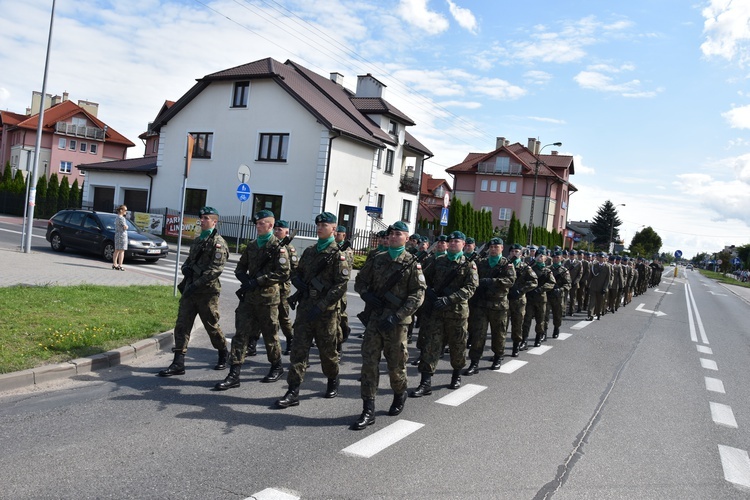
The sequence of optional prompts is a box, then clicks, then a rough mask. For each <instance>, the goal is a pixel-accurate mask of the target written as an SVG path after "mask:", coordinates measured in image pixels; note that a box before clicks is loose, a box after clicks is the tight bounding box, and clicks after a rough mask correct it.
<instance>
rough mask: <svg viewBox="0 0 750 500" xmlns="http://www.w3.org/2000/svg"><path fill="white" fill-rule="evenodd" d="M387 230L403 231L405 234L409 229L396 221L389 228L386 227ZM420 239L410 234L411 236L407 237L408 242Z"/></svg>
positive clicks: (416, 235)
mask: <svg viewBox="0 0 750 500" xmlns="http://www.w3.org/2000/svg"><path fill="white" fill-rule="evenodd" d="M388 230H393V231H405V232H407V233H408V232H409V228H408V227H407V225H406V224H404V223H403V222H402V221H400V220H398V221H396V222H394V223H393V224H391V225H390V226H388ZM421 238H422V237H421V236H419V235H418V234H412V235H411V236H409V239H410V240H417V241H419V240H420V239H421Z"/></svg>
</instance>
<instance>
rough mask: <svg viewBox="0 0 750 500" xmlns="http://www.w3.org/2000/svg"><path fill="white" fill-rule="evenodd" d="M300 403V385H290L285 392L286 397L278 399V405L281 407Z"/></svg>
mask: <svg viewBox="0 0 750 500" xmlns="http://www.w3.org/2000/svg"><path fill="white" fill-rule="evenodd" d="M298 405H299V386H298V385H294V386H292V385H290V386H289V389H288V390H287V391H286V394H284V397H283V398H281V399H278V400H276V406H277V407H279V408H289V407H290V406H298Z"/></svg>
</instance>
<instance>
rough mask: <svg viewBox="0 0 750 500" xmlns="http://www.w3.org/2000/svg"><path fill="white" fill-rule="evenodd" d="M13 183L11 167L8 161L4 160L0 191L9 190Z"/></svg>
mask: <svg viewBox="0 0 750 500" xmlns="http://www.w3.org/2000/svg"><path fill="white" fill-rule="evenodd" d="M12 183H13V169H12V168H11V166H10V162H9V161H8V162H5V169H4V170H3V177H2V179H0V191H10V190H11V185H12Z"/></svg>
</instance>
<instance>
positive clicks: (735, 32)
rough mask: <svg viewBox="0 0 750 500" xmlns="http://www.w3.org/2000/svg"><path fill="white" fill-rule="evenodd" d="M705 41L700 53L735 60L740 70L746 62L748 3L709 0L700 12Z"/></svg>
mask: <svg viewBox="0 0 750 500" xmlns="http://www.w3.org/2000/svg"><path fill="white" fill-rule="evenodd" d="M702 14H703V17H704V18H705V19H706V21H705V22H704V23H703V32H704V33H705V34H706V41H705V42H703V44H701V51H702V52H703V54H704V55H705V56H707V57H711V56H718V57H722V58H724V59H726V60H728V61H733V60H735V59H736V60H737V63H738V64H739V65H740V66H741V67H742V66H744V65H745V64H746V63H748V62H749V61H750V2H747V1H734V2H732V1H729V0H711V3H710V5H709V6H708V7H706V8H705V9H703V12H702Z"/></svg>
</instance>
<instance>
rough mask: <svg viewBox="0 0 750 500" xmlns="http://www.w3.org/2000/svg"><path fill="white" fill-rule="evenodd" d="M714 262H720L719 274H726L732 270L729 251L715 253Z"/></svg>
mask: <svg viewBox="0 0 750 500" xmlns="http://www.w3.org/2000/svg"><path fill="white" fill-rule="evenodd" d="M715 260H716V262H717V263H718V262H719V261H721V264H719V272H722V273H728V272H730V271H731V270H732V254H731V253H730V252H729V250H722V251H721V252H719V253H717V254H716V259H715Z"/></svg>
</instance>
